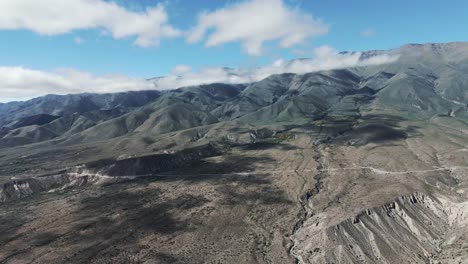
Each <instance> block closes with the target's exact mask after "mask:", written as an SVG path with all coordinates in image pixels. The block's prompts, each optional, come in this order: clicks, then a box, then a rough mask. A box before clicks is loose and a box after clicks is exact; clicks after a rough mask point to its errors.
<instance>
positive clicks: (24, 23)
mask: <svg viewBox="0 0 468 264" xmlns="http://www.w3.org/2000/svg"><path fill="white" fill-rule="evenodd" d="M17 29H27V30H31V31H34V32H36V33H38V34H41V35H57V34H64V33H68V32H71V31H73V30H78V29H103V30H105V31H107V32H108V33H109V34H110V35H112V37H113V38H115V39H121V38H127V37H135V38H136V39H135V42H134V43H135V44H136V45H138V46H142V47H148V46H154V45H157V44H158V43H159V40H160V39H161V38H165V37H175V36H179V35H180V34H181V32H180V31H179V30H177V29H175V28H174V27H172V26H171V25H169V24H168V15H167V13H166V11H165V9H164V6H163V5H161V4H158V5H156V6H153V7H148V8H146V9H145V11H144V12H134V11H130V10H127V9H125V8H124V7H122V6H119V5H117V4H116V3H114V2H109V1H104V0H66V1H65V0H41V1H35V0H33V1H31V0H0V30H17Z"/></svg>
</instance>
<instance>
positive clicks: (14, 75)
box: [0, 46, 398, 102]
mask: <svg viewBox="0 0 468 264" xmlns="http://www.w3.org/2000/svg"><path fill="white" fill-rule="evenodd" d="M361 55H362V53H360V52H352V53H339V52H338V51H337V50H335V49H333V48H331V47H329V46H321V47H318V48H316V49H314V50H313V58H310V59H300V60H293V61H284V60H277V61H275V62H274V63H272V64H270V65H266V66H263V67H259V68H255V69H243V68H238V69H232V68H222V67H211V68H204V69H201V70H200V71H193V70H192V69H191V67H190V66H187V65H179V66H177V67H175V69H174V70H173V71H172V72H171V73H170V74H169V75H167V76H163V77H159V78H155V79H151V80H143V79H134V78H128V77H125V76H119V75H107V76H95V75H92V74H90V73H86V72H81V71H76V70H72V69H60V70H56V71H53V72H46V71H38V70H31V69H27V68H24V67H0V83H1V86H0V92H1V97H0V101H3V102H5V101H9V100H23V99H29V98H32V97H36V96H40V95H45V94H50V93H54V94H69V93H83V92H93V93H113V92H122V91H135V90H150V89H157V90H169V89H176V88H180V87H184V86H192V85H201V84H209V83H231V84H237V83H249V82H255V81H259V80H261V79H264V78H266V77H268V76H270V75H272V74H281V73H296V74H304V73H308V72H316V71H321V70H331V69H340V68H348V67H357V66H367V65H379V64H385V63H391V62H394V61H395V60H397V59H398V56H393V55H392V56H391V55H387V54H382V55H376V56H371V57H368V58H366V59H362V58H361Z"/></svg>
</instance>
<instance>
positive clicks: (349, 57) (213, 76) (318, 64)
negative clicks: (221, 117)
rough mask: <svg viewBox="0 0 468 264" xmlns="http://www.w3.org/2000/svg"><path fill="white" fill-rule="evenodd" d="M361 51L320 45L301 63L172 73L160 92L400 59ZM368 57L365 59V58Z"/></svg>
mask: <svg viewBox="0 0 468 264" xmlns="http://www.w3.org/2000/svg"><path fill="white" fill-rule="evenodd" d="M362 55H363V53H361V52H347V53H340V52H338V51H337V50H336V49H334V48H332V47H330V46H320V47H318V48H315V49H314V50H313V51H312V58H310V59H300V60H292V61H285V60H277V61H275V62H273V63H272V64H270V65H266V66H263V67H259V68H254V69H243V68H237V69H233V68H216V67H212V68H204V69H202V70H200V71H192V70H190V68H184V71H180V70H178V69H177V68H179V67H176V69H177V70H174V71H173V72H172V74H170V75H168V76H165V77H160V78H157V79H155V80H154V82H155V84H156V87H157V88H158V89H173V88H178V87H184V86H191V85H200V84H209V83H231V84H236V83H250V82H255V81H259V80H262V79H264V78H266V77H268V76H270V75H272V74H282V73H295V74H305V73H309V72H317V71H323V70H332V69H342V68H350V67H359V66H369V65H380V64H386V63H391V62H394V61H396V60H397V59H398V56H395V55H388V54H380V55H374V56H362ZM363 57H365V58H363Z"/></svg>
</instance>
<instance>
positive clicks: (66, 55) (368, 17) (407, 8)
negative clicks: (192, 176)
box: [0, 0, 468, 100]
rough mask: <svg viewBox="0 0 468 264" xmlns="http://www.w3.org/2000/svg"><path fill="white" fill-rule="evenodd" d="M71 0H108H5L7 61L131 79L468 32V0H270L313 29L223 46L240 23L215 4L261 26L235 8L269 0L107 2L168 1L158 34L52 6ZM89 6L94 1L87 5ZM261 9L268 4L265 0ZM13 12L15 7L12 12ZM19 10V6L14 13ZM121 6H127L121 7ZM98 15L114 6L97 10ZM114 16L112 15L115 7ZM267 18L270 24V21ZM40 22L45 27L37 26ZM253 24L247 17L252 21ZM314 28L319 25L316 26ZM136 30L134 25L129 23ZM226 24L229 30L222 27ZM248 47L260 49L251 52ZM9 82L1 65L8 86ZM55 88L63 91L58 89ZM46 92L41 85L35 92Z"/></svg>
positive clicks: (0, 56)
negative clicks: (193, 37)
mask: <svg viewBox="0 0 468 264" xmlns="http://www.w3.org/2000/svg"><path fill="white" fill-rule="evenodd" d="M16 1H17V2H22V3H23V5H20V4H16V5H15V4H12V3H13V2H16ZM68 1H70V3H74V4H77V5H79V4H80V2H86V1H88V2H101V3H104V0H67V1H64V0H44V1H35V0H15V1H11V0H0V9H3V10H4V11H3V12H5V13H2V11H0V17H4V19H3V20H5V21H2V19H0V67H21V68H24V69H28V70H29V69H30V70H35V71H41V72H55V71H56V70H57V69H63V68H66V69H73V70H76V71H79V72H86V73H89V74H91V75H93V76H102V75H108V74H113V75H119V76H127V77H129V78H150V77H154V76H161V75H167V74H170V73H171V71H173V69H174V68H175V67H176V66H177V65H188V66H190V67H191V68H192V70H193V71H197V70H200V69H203V68H206V67H218V66H228V67H235V68H237V67H241V68H253V67H259V66H262V65H267V64H269V63H273V62H274V61H276V60H278V59H283V60H289V59H293V58H297V57H310V56H313V50H314V49H315V48H317V47H320V46H323V45H326V46H330V47H333V48H335V49H337V50H340V51H343V50H353V51H363V50H372V49H390V48H396V47H399V46H401V45H403V44H405V43H426V42H449V41H467V40H468V31H467V29H466V27H467V25H468V15H467V11H468V1H462V0H458V1H457V0H452V1H439V0H437V1H436V0H426V1H422V0H415V1H402V0H393V1H370V0H369V1H366V0H353V1H342V0H340V1H338V0H327V1H318V0H270V1H271V2H272V3H273V2H275V3H276V4H278V5H281V8H282V10H283V9H284V10H283V11H284V12H286V13H285V14H292V15H293V16H295V15H297V16H304V19H298V21H296V22H295V24H294V23H292V24H290V25H285V26H284V28H287V27H288V26H290V27H298V26H299V25H300V26H301V27H304V28H303V30H302V31H299V30H296V31H294V30H292V29H291V30H292V31H288V32H289V33H288V32H286V33H285V35H284V36H278V38H276V39H274V36H272V38H273V39H268V35H266V36H265V37H264V38H265V39H266V40H262V41H261V47H260V48H259V49H257V48H255V47H253V46H255V45H251V44H246V42H247V41H248V40H245V39H244V40H242V39H237V38H236V36H229V37H227V39H224V40H220V41H217V42H216V41H214V42H216V43H215V45H213V46H207V42H208V41H209V40H208V39H209V38H210V36H215V35H216V32H215V31H216V26H215V24H216V23H221V24H222V23H224V24H227V25H228V27H229V25H230V23H231V22H232V21H229V20H226V19H224V20H223V19H222V18H221V19H219V18H215V17H216V14H214V13H215V10H224V11H226V12H228V13H226V14H231V15H232V16H231V19H232V20H233V21H239V20H240V21H247V22H249V21H251V20H252V24H251V26H252V27H254V24H257V23H254V18H253V17H252V16H251V15H249V14H248V12H246V13H245V15H243V13H242V12H241V13H240V15H239V13H235V12H231V13H229V12H230V11H231V9H233V8H234V7H235V6H240V5H242V4H247V3H248V2H255V1H257V2H260V4H263V5H264V6H265V3H266V2H268V0H240V1H233V0H230V1H229V0H226V1H220V0H219V1H218V0H216V1H215V0H197V1H193V0H173V1H170V0H168V1H155V0H133V1H130V0H118V1H107V2H115V3H116V5H118V6H120V7H121V8H123V10H125V11H126V12H127V13H128V14H126V15H127V16H125V17H124V18H126V19H128V18H129V17H130V15H132V14H137V15H139V14H144V13H145V12H146V11H145V10H147V8H156V7H158V8H160V10H159V11H161V10H163V11H161V12H162V13H163V14H164V15H165V16H167V17H166V20H165V21H164V23H162V25H163V27H164V26H166V27H170V28H169V29H164V30H166V31H168V33H161V34H159V33H158V34H159V35H157V36H156V38H157V40H154V39H153V37H155V35H152V33H151V32H150V31H151V29H148V28H145V29H139V28H138V25H135V26H132V28H130V29H128V28H126V25H125V23H124V25H122V24H119V21H114V22H112V23H114V24H111V23H110V22H109V23H107V22H105V21H104V22H102V18H99V17H98V18H96V19H97V20H96V21H100V22H92V23H97V24H96V25H94V24H92V23H91V22H90V23H91V24H89V25H81V26H80V25H76V23H78V22H76V21H66V20H67V19H66V18H65V19H64V18H62V20H60V19H59V20H57V21H59V22H57V21H56V20H54V18H52V17H51V15H50V14H51V13H50V12H52V11H50V10H48V9H50V8H53V7H56V6H58V7H57V9H59V8H63V9H64V10H63V11H64V12H63V13H65V14H66V13H67V12H74V11H70V10H66V8H67V5H62V6H61V5H59V4H57V3H64V2H65V3H66V2H68ZM38 2H41V3H42V5H41V6H38V7H37V8H36V7H34V4H33V3H38ZM28 4H30V5H32V7H31V8H30V9H34V12H35V14H36V13H38V15H35V17H36V16H37V21H34V20H33V19H36V18H35V17H33V18H31V19H29V20H27V21H26V18H25V17H26V16H29V15H30V13H28V12H31V10H27V8H26V9H25V8H24V6H25V5H26V6H28ZM158 5H159V6H158ZM69 6H73V4H70V5H69ZM102 6H103V7H104V5H102ZM257 6H258V5H257ZM260 6H261V5H260ZM79 10H81V9H76V12H80V11H79ZM83 10H86V9H85V8H83ZM109 10H111V9H109ZM258 10H263V8H260V9H258ZM279 11H281V10H279ZM6 12H8V15H9V16H6V14H7V13H6ZM41 12H43V14H44V15H43V16H41ZM48 12H49V13H48ZM259 12H262V11H259ZM271 12H272V16H271V17H270V19H271V20H274V19H276V18H275V17H276V16H275V15H274V14H275V13H274V12H276V11H275V10H272V11H271ZM288 12H289V13H288ZM12 13H13V14H14V15H10V14H12ZM84 13H85V14H83V15H86V11H84ZM201 13H204V14H208V15H210V14H211V17H210V18H209V19H207V21H211V22H207V23H208V24H209V23H211V24H209V25H208V26H207V28H206V29H205V32H204V36H203V37H201V38H199V39H198V40H197V41H192V42H191V43H189V41H188V37H187V35H190V34H191V33H190V32H192V31H193V30H194V28H197V27H202V24H203V23H202V22H200V21H201V20H200V19H199V15H200V14H201ZM116 14H121V13H118V12H116ZM129 14H130V15H129ZM80 15H81V14H80ZM90 16H91V15H90ZM95 16H104V15H98V14H96V15H95ZM110 16H111V18H112V14H110ZM155 16H156V17H157V15H155ZM5 17H7V18H5ZM77 17H78V18H80V19H81V17H79V16H77ZM104 17H105V16H104ZM267 17H268V16H267ZM8 19H11V21H8ZM21 19H25V21H26V22H21V23H20V22H18V23H17V24H14V23H16V22H15V21H18V20H21ZM72 19H73V18H70V20H72ZM99 19H100V20H99ZM216 19H217V20H216ZM286 20H287V19H286ZM93 21H94V20H93ZM213 21H214V22H213ZM258 22H259V23H262V21H258ZM308 22H310V25H309V24H308ZM28 23H29V24H28ZM57 23H70V25H72V26H69V27H68V28H65V29H61V30H58V29H56V27H55V26H56V24H57ZM99 23H100V24H99ZM129 23H130V22H129ZM232 23H234V22H232ZM281 23H287V21H286V22H285V21H279V22H278V24H277V25H282V24H281ZM35 24H37V25H39V26H37V27H36V25H35ZM49 24H50V25H49ZM78 24H79V23H78ZM115 24H118V25H115ZM234 24H235V23H234ZM245 24H246V23H244V24H242V25H243V26H245ZM102 25H105V26H102ZM106 26H107V28H106ZM249 27H250V25H249V24H248V23H247V28H246V29H239V30H249ZM320 27H322V28H321V29H320V30H319V29H317V28H320ZM282 29H283V27H282V26H278V30H282ZM309 29H312V30H311V31H308V30H309ZM122 30H123V31H124V33H122ZM127 30H130V31H128V32H127ZM171 30H172V31H171ZM229 30H230V29H229ZM229 30H228V31H229ZM252 30H255V29H252ZM259 30H260V29H259ZM314 30H315V31H316V32H314ZM38 31H42V32H38ZM45 31H47V32H45ZM59 31H60V32H59ZM119 31H120V33H119ZM218 31H222V30H219V29H218ZM225 31H226V30H225ZM44 32H45V33H44ZM125 32H126V33H125ZM304 32H306V33H304ZM271 33H275V32H271V31H269V32H265V34H271ZM297 33H304V34H305V36H302V37H299V38H300V40H299V41H293V42H294V43H293V44H287V45H281V43H280V42H281V41H282V37H284V39H285V38H289V40H291V39H293V36H296V35H295V34H297ZM114 34H117V35H118V34H123V35H124V36H123V37H122V36H116V35H114ZM125 34H126V35H125ZM223 34H224V37H225V35H226V34H235V32H234V33H233V30H231V31H229V32H227V33H225V32H219V34H218V35H219V36H221V35H223ZM258 34H259V35H261V34H263V32H261V31H258ZM288 34H289V35H288ZM142 35H143V36H144V37H148V36H150V37H151V39H150V40H149V44H148V43H145V44H143V45H140V44H136V42H135V41H136V39H137V38H138V37H139V36H142ZM230 37H231V38H230ZM221 39H222V36H221ZM250 40H252V37H250V39H249V41H250ZM153 42H158V43H153ZM246 46H248V47H249V48H251V50H250V51H248V50H247V49H248V48H246ZM1 82H2V79H1V73H0V89H1V84H2V83H1ZM13 88H14V89H18V87H13V86H12V87H11V88H10V89H13ZM51 91H52V92H54V90H51ZM47 92H48V91H47ZM57 92H61V91H57ZM72 92H73V91H72ZM36 94H38V93H35V94H32V95H36ZM10 97H14V96H9V97H8V99H10ZM22 97H28V94H27V93H24V94H22V95H21V96H19V97H18V98H22ZM0 100H1V98H0Z"/></svg>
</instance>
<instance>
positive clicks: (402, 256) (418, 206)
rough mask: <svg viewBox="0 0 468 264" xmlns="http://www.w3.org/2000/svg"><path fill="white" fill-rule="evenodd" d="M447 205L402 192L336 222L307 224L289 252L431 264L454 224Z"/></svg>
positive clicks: (320, 258) (314, 259) (332, 259)
mask: <svg viewBox="0 0 468 264" xmlns="http://www.w3.org/2000/svg"><path fill="white" fill-rule="evenodd" d="M446 208H447V205H446V202H445V203H442V202H440V201H439V200H438V199H435V198H432V197H429V196H427V195H425V194H423V193H419V192H417V193H413V194H411V195H407V196H401V197H398V198H397V199H396V200H394V201H393V202H390V203H388V204H385V205H382V206H380V207H375V208H370V209H367V210H364V211H362V212H361V213H359V214H358V215H356V216H354V217H350V218H348V219H346V220H344V221H342V222H340V223H338V224H336V225H332V226H323V225H326V223H319V222H317V223H308V225H305V226H304V227H303V228H302V230H300V231H299V232H297V234H296V235H295V237H294V238H293V239H294V241H295V246H294V248H293V250H294V251H295V252H294V253H295V255H296V256H300V258H299V262H302V263H431V262H432V261H434V260H435V259H437V255H438V254H439V253H440V251H441V246H442V245H443V244H444V241H445V240H446V239H447V238H446V234H447V233H448V232H449V230H453V229H454V228H457V226H455V225H453V223H452V222H451V221H449V219H450V214H451V213H450V212H449V211H448V210H447V209H446Z"/></svg>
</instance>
